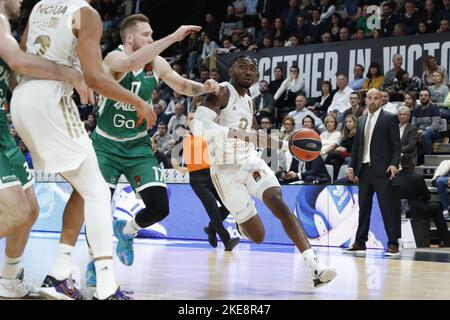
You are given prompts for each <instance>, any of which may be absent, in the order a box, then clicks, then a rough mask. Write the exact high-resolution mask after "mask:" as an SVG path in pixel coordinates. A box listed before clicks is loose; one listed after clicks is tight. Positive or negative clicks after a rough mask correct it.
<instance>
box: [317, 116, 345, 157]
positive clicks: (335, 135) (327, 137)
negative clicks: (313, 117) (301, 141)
mask: <svg viewBox="0 0 450 320" xmlns="http://www.w3.org/2000/svg"><path fill="white" fill-rule="evenodd" d="M337 127H338V121H337V119H336V118H335V117H334V116H333V115H329V116H327V117H326V118H325V128H326V130H325V131H324V132H322V133H321V134H320V140H321V141H322V150H321V151H320V155H321V156H322V158H323V159H324V160H325V159H326V158H327V156H328V153H329V152H330V151H333V150H335V149H336V148H337V147H338V146H339V145H340V144H341V140H342V135H341V133H340V132H339V131H337Z"/></svg>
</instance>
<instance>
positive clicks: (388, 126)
mask: <svg viewBox="0 0 450 320" xmlns="http://www.w3.org/2000/svg"><path fill="white" fill-rule="evenodd" d="M367 116H368V115H367V114H366V115H364V116H361V117H360V118H359V119H358V127H357V129H356V136H355V141H354V142H353V149H352V162H351V164H350V167H351V168H353V170H354V173H355V175H356V176H358V177H359V176H360V173H361V167H362V160H363V153H364V129H365V125H366V119H367ZM400 150H401V147H400V130H399V127H398V118H397V116H395V115H393V114H391V113H389V112H386V111H384V110H383V109H381V111H380V115H379V116H378V120H377V122H376V124H375V127H374V129H373V133H372V140H371V143H370V151H369V152H370V165H371V167H372V169H373V172H374V175H375V176H380V177H381V176H387V173H386V170H387V168H388V167H389V166H390V165H394V166H396V167H397V168H398V165H399V163H400Z"/></svg>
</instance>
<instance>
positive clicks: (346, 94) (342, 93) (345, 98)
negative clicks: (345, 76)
mask: <svg viewBox="0 0 450 320" xmlns="http://www.w3.org/2000/svg"><path fill="white" fill-rule="evenodd" d="M352 92H353V89H351V88H350V87H348V86H347V87H345V89H344V90H339V91H338V92H336V93H335V94H334V97H333V101H332V102H331V105H330V107H329V108H328V113H331V112H333V111H334V110H337V111H339V113H344V112H345V110H347V109H348V108H350V107H351V104H350V99H349V98H350V93H352Z"/></svg>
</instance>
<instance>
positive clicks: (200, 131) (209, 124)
mask: <svg viewBox="0 0 450 320" xmlns="http://www.w3.org/2000/svg"><path fill="white" fill-rule="evenodd" d="M216 117H217V113H216V112H215V111H214V110H212V109H210V108H207V107H203V106H199V107H198V108H197V111H196V112H195V115H194V120H192V123H191V131H192V134H193V135H194V136H203V137H205V138H210V137H213V136H215V137H223V138H227V136H228V132H229V131H230V129H229V128H227V127H224V126H221V125H219V124H217V123H215V122H214V119H215V118H216Z"/></svg>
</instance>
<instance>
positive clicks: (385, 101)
mask: <svg viewBox="0 0 450 320" xmlns="http://www.w3.org/2000/svg"><path fill="white" fill-rule="evenodd" d="M381 97H382V104H381V108H382V109H383V110H384V111H387V112H390V113H392V114H397V113H398V106H397V105H396V104H394V103H391V102H390V101H389V100H390V99H391V96H390V95H389V93H388V92H387V91H386V90H381Z"/></svg>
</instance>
